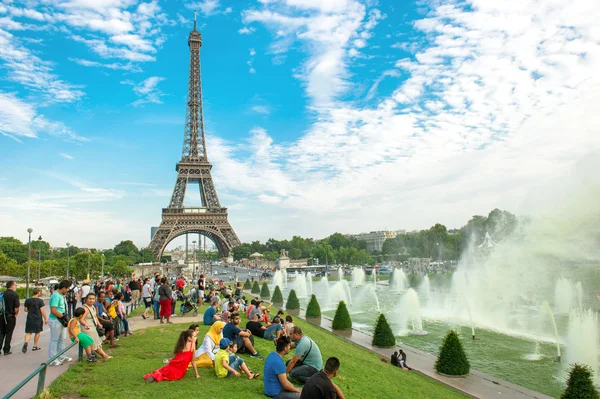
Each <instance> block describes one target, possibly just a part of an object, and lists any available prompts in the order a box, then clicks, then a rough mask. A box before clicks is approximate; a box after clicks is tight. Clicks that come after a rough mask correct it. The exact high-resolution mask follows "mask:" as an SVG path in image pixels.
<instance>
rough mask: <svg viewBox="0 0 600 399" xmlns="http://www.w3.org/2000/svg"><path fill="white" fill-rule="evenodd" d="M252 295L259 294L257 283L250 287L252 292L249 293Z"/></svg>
mask: <svg viewBox="0 0 600 399" xmlns="http://www.w3.org/2000/svg"><path fill="white" fill-rule="evenodd" d="M250 292H252V293H253V294H260V286H259V285H258V281H255V282H254V285H252V290H251V291H250Z"/></svg>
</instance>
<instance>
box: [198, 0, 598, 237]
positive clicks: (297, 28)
mask: <svg viewBox="0 0 600 399" xmlns="http://www.w3.org/2000/svg"><path fill="white" fill-rule="evenodd" d="M319 3H320V2H317V1H314V2H312V1H309V0H307V1H306V2H301V1H300V0H298V1H297V2H296V3H294V4H296V5H295V8H296V9H302V10H303V12H297V10H296V9H294V8H286V7H285V6H282V4H281V3H280V2H277V3H274V4H273V3H267V4H266V5H265V8H264V9H261V10H249V11H246V12H244V14H243V16H244V22H245V23H246V24H249V23H256V22H259V23H263V24H264V25H265V26H266V27H267V28H269V29H270V30H271V31H273V32H274V33H275V35H274V46H272V47H271V51H272V52H277V51H286V50H287V47H286V46H289V44H290V43H291V42H282V37H283V38H286V39H287V38H292V39H291V40H303V41H305V42H306V43H307V44H309V46H308V47H307V50H308V53H307V59H306V60H305V61H304V63H303V64H301V65H300V67H301V68H300V71H299V72H298V77H299V78H300V79H303V80H304V81H305V83H306V92H307V94H308V95H309V96H310V97H311V98H312V100H313V103H312V104H311V109H315V110H317V111H318V114H317V118H316V120H315V122H314V123H313V124H312V126H311V127H310V128H309V129H308V130H307V132H306V134H304V135H303V136H302V137H301V138H300V139H298V140H296V141H294V142H290V143H282V144H278V143H276V142H275V141H274V140H273V139H272V138H271V137H270V135H269V134H268V132H267V131H266V130H264V129H254V130H253V131H252V132H251V135H250V138H249V139H248V142H249V146H250V150H249V149H248V146H245V145H244V146H238V145H234V144H231V143H227V142H224V141H222V140H215V139H214V138H212V137H211V138H209V142H210V143H211V144H210V156H211V159H212V160H213V161H214V163H215V165H219V167H218V168H215V181H217V182H219V185H220V186H222V187H223V188H225V192H226V193H230V194H232V195H235V193H244V194H245V195H255V196H256V197H257V198H259V201H261V202H265V201H266V202H270V203H269V208H268V213H269V217H270V218H271V219H273V220H275V219H278V218H285V219H287V218H289V217H292V216H293V215H295V214H300V215H302V217H301V218H299V220H298V223H295V224H294V229H295V231H296V233H299V234H303V235H310V236H315V235H317V236H323V235H325V234H328V233H331V232H333V231H339V230H341V231H354V230H356V226H360V227H359V228H360V229H361V230H367V231H368V230H369V229H381V228H385V227H388V228H409V229H412V228H424V227H426V226H427V225H428V224H433V223H435V222H437V221H441V222H443V223H446V224H448V225H449V226H452V227H458V226H460V225H461V224H462V223H464V222H465V221H466V220H468V219H469V218H470V217H471V215H473V214H477V213H487V212H489V210H490V209H493V208H494V207H501V208H507V209H509V210H512V211H514V212H521V211H532V210H533V209H534V207H535V204H532V203H530V202H529V201H528V199H529V196H530V193H531V192H532V190H533V191H535V190H536V188H538V187H544V186H546V187H547V186H551V185H553V184H555V183H556V179H557V178H559V177H560V176H567V175H568V174H569V172H570V170H571V168H572V166H573V165H574V164H575V163H576V162H577V161H578V160H579V159H582V158H583V157H584V156H585V155H586V154H589V153H594V152H596V153H597V152H598V151H600V130H599V127H598V126H600V115H599V114H598V112H596V110H595V108H596V104H597V103H598V101H599V98H598V94H597V93H598V92H599V90H600V77H599V76H598V75H597V70H598V68H600V41H599V38H600V31H598V29H597V20H598V18H599V17H600V15H599V12H600V10H599V9H597V7H595V6H593V5H592V4H591V2H588V1H585V0H574V1H572V2H570V3H569V4H568V5H566V4H565V5H564V6H560V5H558V4H557V3H555V2H553V1H550V0H548V1H537V0H531V1H527V0H524V1H522V0H519V1H517V0H515V1H512V0H511V1H505V2H493V3H491V2H487V1H482V0H481V1H479V0H476V1H473V3H472V7H471V9H466V8H465V9H463V8H461V6H459V5H457V4H455V3H444V4H439V5H437V3H433V4H434V6H433V8H432V9H431V12H430V13H429V14H428V15H427V17H426V18H425V19H423V20H421V21H419V22H417V23H416V24H415V26H416V27H417V28H418V29H421V30H422V31H423V33H424V34H425V35H426V37H425V38H423V37H421V35H417V37H418V40H419V42H418V43H419V45H420V46H419V47H407V48H404V49H405V50H407V51H411V50H414V51H415V54H414V56H413V57H411V58H410V59H403V60H399V61H398V62H397V68H398V69H393V70H388V71H385V72H383V73H382V74H381V75H380V76H379V78H378V79H379V80H378V81H377V80H376V81H375V82H374V83H372V86H371V89H370V90H369V93H368V94H367V97H369V98H370V99H374V98H376V97H375V93H376V91H377V87H378V85H379V83H380V82H381V80H382V79H384V78H385V77H388V76H391V77H402V78H403V80H402V81H401V83H400V85H399V86H397V87H396V89H395V90H394V91H393V93H392V94H391V95H389V96H381V97H379V98H378V100H377V104H376V105H375V106H374V107H367V108H360V107H359V106H357V104H355V103H353V102H342V101H340V100H339V99H337V98H338V97H337V96H338V94H339V93H343V90H344V88H345V85H346V84H347V82H348V80H349V79H350V77H349V76H348V74H347V66H346V65H345V57H346V56H347V55H345V54H347V53H348V50H350V49H351V48H353V47H352V46H353V41H354V40H356V39H358V38H361V39H362V37H361V32H363V31H365V30H367V27H366V26H365V25H366V24H367V22H365V17H366V18H367V20H368V18H369V17H368V15H369V12H366V11H365V10H364V9H362V12H361V8H360V7H357V8H353V4H352V2H351V1H348V2H340V3H339V4H338V6H339V7H346V8H344V11H345V12H344V15H343V16H338V15H337V12H338V9H337V8H335V7H333V6H332V5H331V4H325V3H327V2H322V3H323V5H322V6H321V5H320V4H319ZM288 4H290V3H289V2H288ZM324 8H327V10H326V11H324V10H323V9H324ZM374 18H375V17H374ZM380 18H383V16H380ZM317 22H318V23H317ZM332 27H335V29H332ZM363 40H365V39H363ZM411 40H412V38H407V40H406V41H407V42H409V41H411ZM405 76H407V78H404V77H405ZM326 77H327V79H325V78H326ZM336 79H337V81H336ZM355 83H356V82H355ZM358 83H361V82H360V81H358ZM317 89H320V90H321V91H322V92H323V93H321V94H319V93H317V92H316V91H317ZM277 136H279V134H277ZM248 151H250V153H249V154H248ZM556 185H557V186H560V182H558V183H557V184H556ZM260 209H266V208H260ZM424 209H426V210H427V212H426V213H424V211H423V210H424ZM252 212H253V214H254V215H260V212H259V211H257V210H256V209H253V210H252ZM315 220H319V223H318V225H315V223H314V221H315ZM267 230H268V229H267ZM271 230H272V227H271ZM265 234H269V233H268V232H267V233H265ZM282 235H285V233H282ZM254 237H256V235H254ZM263 238H267V237H263Z"/></svg>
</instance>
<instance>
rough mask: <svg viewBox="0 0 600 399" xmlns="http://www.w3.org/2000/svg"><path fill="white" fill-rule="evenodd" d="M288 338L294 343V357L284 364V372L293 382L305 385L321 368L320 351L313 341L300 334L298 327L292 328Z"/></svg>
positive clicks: (300, 330)
mask: <svg viewBox="0 0 600 399" xmlns="http://www.w3.org/2000/svg"><path fill="white" fill-rule="evenodd" d="M290 338H291V339H292V341H293V342H294V343H295V344H293V345H292V346H294V347H295V348H296V351H295V352H294V357H292V358H291V359H290V360H288V361H287V363H286V371H287V372H288V373H289V374H290V377H292V378H293V379H294V380H296V381H298V382H301V383H302V384H304V383H306V381H308V379H309V378H310V377H312V375H313V374H315V373H316V372H317V371H319V370H321V369H322V368H323V358H322V357H321V351H320V350H319V346H318V345H317V344H316V342H315V341H313V340H312V339H310V338H309V337H307V336H306V335H304V334H303V333H302V329H301V328H300V327H298V326H295V327H294V328H292V333H291V334H290Z"/></svg>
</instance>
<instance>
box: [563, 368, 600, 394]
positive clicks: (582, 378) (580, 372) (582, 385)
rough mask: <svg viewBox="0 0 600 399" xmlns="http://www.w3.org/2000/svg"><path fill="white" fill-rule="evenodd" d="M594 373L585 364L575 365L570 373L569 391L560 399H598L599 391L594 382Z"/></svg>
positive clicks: (566, 390)
mask: <svg viewBox="0 0 600 399" xmlns="http://www.w3.org/2000/svg"><path fill="white" fill-rule="evenodd" d="M592 377H593V371H592V369H591V368H590V367H589V366H587V365H585V364H577V363H575V364H573V365H571V370H570V371H569V379H568V380H567V389H565V391H564V392H563V394H562V396H561V397H560V399H598V398H599V395H598V391H597V390H596V388H595V387H594V382H593V381H592Z"/></svg>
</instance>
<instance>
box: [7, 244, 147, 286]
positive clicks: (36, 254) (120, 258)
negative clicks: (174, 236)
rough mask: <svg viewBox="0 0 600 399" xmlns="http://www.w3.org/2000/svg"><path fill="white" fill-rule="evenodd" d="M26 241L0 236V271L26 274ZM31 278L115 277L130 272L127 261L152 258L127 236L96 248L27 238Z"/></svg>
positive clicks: (137, 261) (22, 275) (20, 274)
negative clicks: (109, 246) (55, 244)
mask: <svg viewBox="0 0 600 399" xmlns="http://www.w3.org/2000/svg"><path fill="white" fill-rule="evenodd" d="M27 251H28V245H27V243H23V242H21V241H20V240H18V239H16V238H14V237H0V275H8V276H15V277H22V278H25V277H26V276H27V259H28V253H27ZM29 255H30V256H31V272H30V276H31V278H32V279H36V278H37V276H38V268H39V271H40V273H39V275H40V278H44V277H49V276H66V274H67V267H68V268H69V275H70V276H72V277H76V278H78V279H83V278H85V277H86V276H87V275H88V271H89V273H90V275H91V276H92V277H98V276H100V275H101V273H102V269H103V264H104V274H105V275H111V276H115V277H126V276H129V275H131V271H132V269H131V267H130V265H133V264H136V263H141V262H152V251H151V250H150V248H142V249H141V250H140V249H138V248H137V247H136V245H135V244H134V243H133V242H132V241H131V240H125V241H121V242H120V243H119V244H117V245H115V247H114V248H113V249H107V250H104V251H99V250H97V249H94V248H92V249H89V250H82V249H81V248H78V247H77V246H74V245H72V246H70V247H69V248H66V247H64V248H52V247H51V246H50V243H49V242H47V241H44V240H33V241H31V253H30V254H29Z"/></svg>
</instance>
